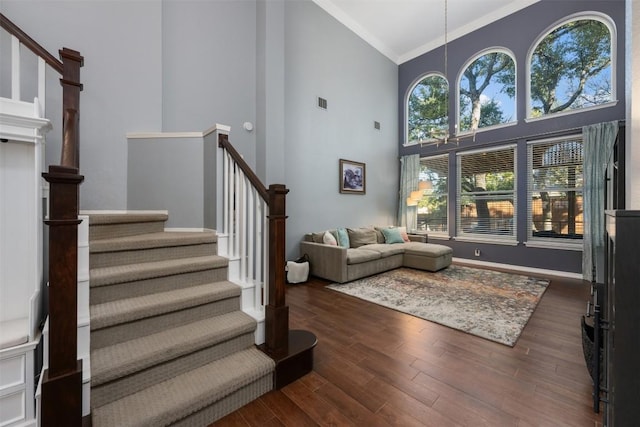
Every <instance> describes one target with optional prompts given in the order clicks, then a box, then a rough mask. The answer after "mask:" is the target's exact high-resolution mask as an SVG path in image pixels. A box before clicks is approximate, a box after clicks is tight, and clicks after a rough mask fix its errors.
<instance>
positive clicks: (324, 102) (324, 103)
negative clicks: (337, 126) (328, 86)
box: [318, 97, 327, 110]
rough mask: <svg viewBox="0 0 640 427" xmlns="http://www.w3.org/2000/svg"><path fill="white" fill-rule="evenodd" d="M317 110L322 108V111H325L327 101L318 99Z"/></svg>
mask: <svg viewBox="0 0 640 427" xmlns="http://www.w3.org/2000/svg"><path fill="white" fill-rule="evenodd" d="M318 108H322V109H323V110H326V109H327V100H326V99H324V98H320V97H318Z"/></svg>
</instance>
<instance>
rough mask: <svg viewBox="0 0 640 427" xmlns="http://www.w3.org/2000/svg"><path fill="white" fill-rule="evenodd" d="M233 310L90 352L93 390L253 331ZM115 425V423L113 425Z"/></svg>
mask: <svg viewBox="0 0 640 427" xmlns="http://www.w3.org/2000/svg"><path fill="white" fill-rule="evenodd" d="M255 326H256V323H255V320H254V319H253V318H252V317H251V316H249V315H247V314H245V313H243V312H242V311H235V312H232V313H228V314H223V315H220V316H215V317H211V318H208V319H204V320H200V321H197V322H192V323H189V324H187V325H183V326H179V327H176V328H171V329H167V330H164V331H162V332H158V333H155V334H151V335H147V336H145V337H141V338H137V339H133V340H129V341H125V342H122V343H119V344H115V345H112V346H109V347H103V348H100V349H97V350H93V351H91V385H92V386H93V387H95V386H97V385H100V384H103V383H106V382H109V381H113V380H115V379H117V378H121V377H123V376H126V375H129V374H132V373H134V372H138V371H140V370H143V369H146V368H149V367H151V366H155V365H157V364H160V363H163V362H166V361H169V360H173V359H175V358H177V357H180V356H183V355H185V354H189V353H192V352H194V351H197V350H200V349H202V348H205V347H208V346H212V345H214V344H216V343H221V342H224V341H226V340H229V339H232V338H234V337H236V336H238V335H242V334H245V333H251V332H253V331H254V330H255ZM114 425H117V424H114Z"/></svg>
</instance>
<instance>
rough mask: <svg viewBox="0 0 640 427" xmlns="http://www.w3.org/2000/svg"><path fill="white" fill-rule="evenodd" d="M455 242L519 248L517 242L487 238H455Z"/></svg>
mask: <svg viewBox="0 0 640 427" xmlns="http://www.w3.org/2000/svg"><path fill="white" fill-rule="evenodd" d="M429 237H431V236H429ZM453 240H456V241H458V242H470V243H487V244H490V245H504V246H518V241H517V240H506V239H490V238H486V237H484V238H483V237H468V236H458V237H454V238H453Z"/></svg>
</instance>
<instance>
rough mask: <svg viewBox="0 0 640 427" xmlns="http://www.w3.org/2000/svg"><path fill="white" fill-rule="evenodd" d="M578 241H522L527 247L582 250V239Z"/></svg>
mask: <svg viewBox="0 0 640 427" xmlns="http://www.w3.org/2000/svg"><path fill="white" fill-rule="evenodd" d="M579 242H580V243H568V242H550V241H546V240H529V241H527V242H524V245H525V246H526V247H528V248H542V249H561V250H564V251H577V252H582V240H580V241H579Z"/></svg>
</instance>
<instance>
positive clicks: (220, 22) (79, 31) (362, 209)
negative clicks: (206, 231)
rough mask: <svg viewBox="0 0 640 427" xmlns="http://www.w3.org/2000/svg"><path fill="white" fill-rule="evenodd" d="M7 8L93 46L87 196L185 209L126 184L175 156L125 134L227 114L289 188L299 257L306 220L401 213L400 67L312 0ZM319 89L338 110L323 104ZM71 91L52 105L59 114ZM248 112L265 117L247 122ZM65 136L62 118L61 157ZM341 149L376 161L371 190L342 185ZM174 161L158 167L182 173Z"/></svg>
mask: <svg viewBox="0 0 640 427" xmlns="http://www.w3.org/2000/svg"><path fill="white" fill-rule="evenodd" d="M1 7H2V9H1V10H2V12H3V13H5V14H6V15H7V16H8V17H9V18H10V19H12V20H14V21H15V22H16V23H17V24H18V25H19V26H21V27H22V28H23V29H24V30H25V31H27V32H28V33H29V34H31V35H32V36H33V37H34V38H35V39H36V40H38V41H40V42H41V43H42V44H43V45H44V46H45V47H46V48H47V49H49V50H50V51H51V52H57V49H58V48H60V47H61V46H68V47H70V48H74V49H77V50H79V51H80V52H81V53H82V54H83V55H84V56H85V67H84V68H83V70H82V81H83V83H84V85H85V90H84V92H83V93H82V100H81V105H82V117H81V133H82V134H81V139H82V144H83V146H82V154H81V156H82V159H81V169H82V171H83V172H84V173H85V174H86V180H85V183H84V184H83V185H82V194H81V197H82V198H81V208H83V209H124V208H127V207H131V208H133V207H134V206H135V207H136V208H137V207H140V208H145V209H154V208H160V209H179V208H180V207H179V206H180V204H181V199H180V197H182V196H180V197H174V198H172V199H170V200H167V202H166V204H164V205H163V206H155V205H154V206H142V205H141V202H142V200H144V194H142V193H140V194H139V193H135V194H130V195H127V176H128V174H131V175H132V176H131V178H132V179H133V180H134V181H136V182H138V181H140V180H145V179H146V180H148V179H149V178H150V177H153V176H155V175H157V172H158V165H164V164H166V161H167V160H168V159H167V158H164V157H163V158H150V159H149V161H148V162H144V161H142V158H143V156H141V155H140V153H138V152H137V150H138V148H141V147H142V145H141V146H140V147H135V146H133V145H132V158H131V159H127V151H128V147H127V140H126V133H128V132H145V131H154V132H157V131H202V130H205V129H206V128H208V127H209V126H211V125H213V124H214V123H222V124H225V125H230V126H231V127H232V132H231V135H230V140H231V142H232V143H233V144H234V146H236V148H237V149H238V151H239V152H240V153H241V154H242V155H243V156H244V157H245V160H247V162H248V163H249V164H250V165H252V166H255V167H256V169H257V171H258V175H259V176H260V177H261V178H262V179H263V180H264V181H265V184H267V185H268V184H271V183H280V184H285V185H286V186H287V187H288V188H289V189H290V190H291V191H290V193H289V198H288V202H287V208H288V213H289V219H288V222H287V230H288V238H287V256H288V257H294V256H297V253H298V242H299V241H300V239H301V237H302V235H303V234H304V233H305V232H308V231H314V230H322V229H327V228H334V227H337V226H359V225H367V224H386V223H393V222H395V210H396V203H397V185H398V184H397V182H398V160H397V159H398V139H397V134H398V127H397V120H398V119H397V110H396V100H397V98H398V94H397V90H398V86H397V81H398V80H397V79H398V67H397V65H395V64H394V63H392V62H391V61H390V60H388V59H387V58H386V57H384V56H383V55H381V54H380V53H378V52H377V51H376V50H374V49H373V48H372V47H371V46H369V45H368V44H367V43H365V42H364V41H362V40H361V39H360V38H359V37H357V36H356V35H355V34H354V33H352V32H351V31H349V30H348V29H346V28H345V27H344V26H342V25H341V24H339V23H338V22H337V21H336V20H334V19H333V18H331V17H330V16H329V15H328V14H327V13H325V12H324V11H323V10H322V9H321V8H319V7H318V6H317V5H315V3H313V2H311V1H310V0H308V1H284V2H281V1H265V0H257V1H231V0H230V1H160V0H150V1H128V2H114V1H91V2H77V1H42V2H22V1H15V0H3V2H2V3H1ZM55 79H56V77H55V76H52V77H51V80H52V81H53V83H52V85H55V84H57V82H56V80H55ZM317 96H322V97H324V98H326V99H327V100H328V102H329V109H328V111H322V110H320V109H318V108H317V107H316V97H317ZM60 104H61V102H60V101H59V100H56V99H54V101H53V102H52V103H51V106H50V107H49V111H50V112H53V114H54V120H55V121H54V124H56V125H57V123H59V120H58V119H57V118H56V117H60V116H59V111H58V113H55V112H54V110H53V108H54V107H55V108H57V109H58V110H59V108H60V107H59V105H60ZM55 114H57V116H56V115H55ZM244 121H250V122H253V123H254V124H255V125H256V130H255V131H254V132H253V133H249V132H246V131H245V130H243V129H242V123H243V122H244ZM374 121H379V122H380V123H381V126H382V129H381V130H379V131H378V130H375V129H374V128H373V122H374ZM56 138H57V140H56ZM59 138H60V137H59V128H58V129H56V133H54V134H53V137H52V138H50V144H49V146H48V151H49V153H48V158H49V160H50V161H52V162H57V158H58V156H59V154H58V153H59V146H60V142H59ZM136 143H144V142H141V141H132V142H131V144H136ZM183 154H184V155H183V156H182V158H181V160H180V162H181V167H185V168H186V167H188V166H189V164H190V163H189V162H195V161H196V159H195V154H194V153H193V152H192V151H191V150H190V148H189V147H188V146H187V145H186V146H185V151H184V153H183ZM181 155H182V154H181V153H180V151H179V150H178V152H174V153H173V154H172V157H173V158H177V157H180V156H181ZM134 157H135V158H134ZM340 158H344V159H349V160H355V161H360V162H365V163H366V165H367V194H366V195H363V196H355V195H343V194H340V193H339V192H338V181H339V178H338V160H339V159H340ZM129 160H131V161H132V164H131V165H129V167H128V166H127V163H128V161H129ZM185 162H186V163H185ZM200 164H201V161H200V160H199V163H198V165H200ZM194 165H195V163H194ZM194 167H199V166H194ZM163 172H164V173H163V174H161V176H158V177H156V178H157V179H160V180H161V181H162V180H169V178H171V177H176V176H177V175H175V174H177V173H178V172H176V171H175V170H166V169H165V170H164V171H163ZM172 174H174V175H172ZM198 185H200V186H201V183H199V184H198ZM201 190H202V189H201V188H200V190H199V191H200V192H201ZM136 191H137V190H136ZM172 206H177V207H176V208H172ZM196 210H197V211H198V212H202V209H201V208H200V207H197V209H196ZM170 215H171V212H170ZM186 215H187V213H181V214H180V216H181V217H182V216H185V217H186ZM194 221H200V222H201V221H202V219H201V218H200V214H198V218H197V219H194ZM180 225H182V226H188V225H186V224H180ZM195 226H197V225H195Z"/></svg>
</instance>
